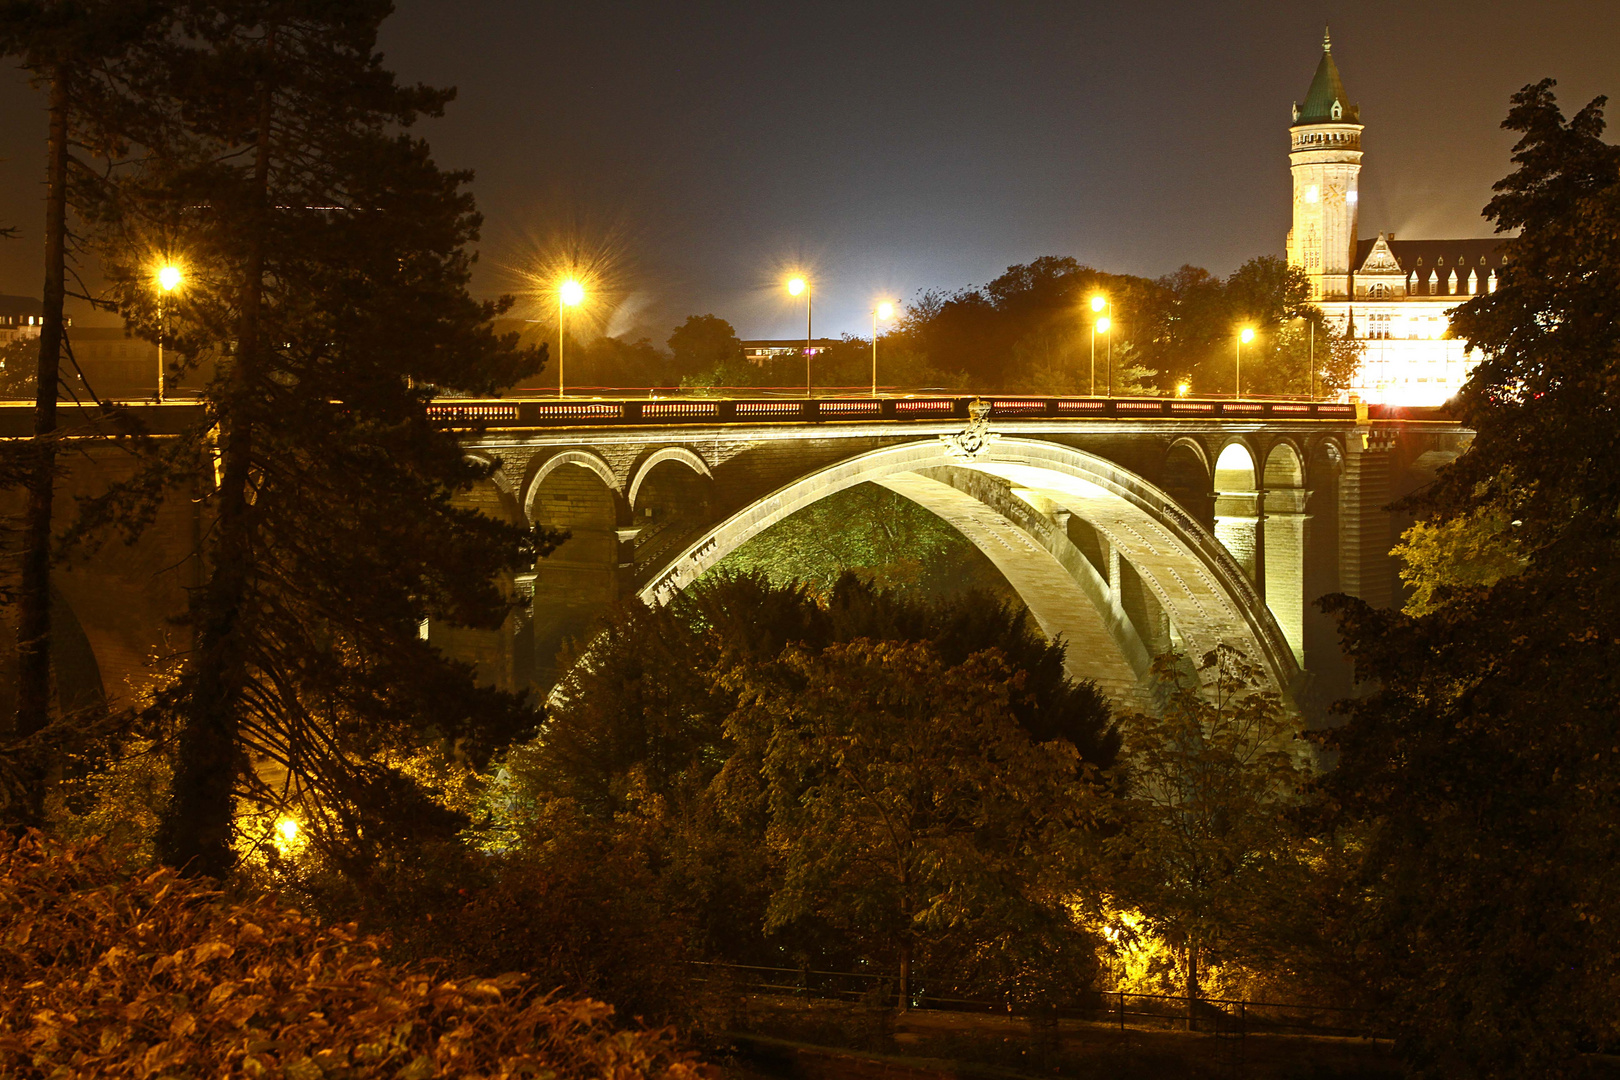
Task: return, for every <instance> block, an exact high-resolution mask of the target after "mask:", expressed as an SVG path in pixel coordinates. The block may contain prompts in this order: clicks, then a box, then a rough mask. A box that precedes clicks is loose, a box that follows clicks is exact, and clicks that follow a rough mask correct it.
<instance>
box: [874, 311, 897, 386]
mask: <svg viewBox="0 0 1620 1080" xmlns="http://www.w3.org/2000/svg"><path fill="white" fill-rule="evenodd" d="M892 318H894V305H893V304H891V303H889V301H887V300H882V301H879V302H878V306H877V307H875V308H873V309H872V396H873V397H877V324H878V320H879V319H882V320H883V321H884V322H888V321H889V320H890V319H892Z"/></svg>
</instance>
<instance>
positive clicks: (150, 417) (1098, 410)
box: [0, 394, 1456, 439]
mask: <svg viewBox="0 0 1620 1080" xmlns="http://www.w3.org/2000/svg"><path fill="white" fill-rule="evenodd" d="M978 400H981V399H979V398H975V397H972V396H968V395H951V394H939V395H918V396H914V397H877V398H872V397H846V398H814V399H806V398H780V397H777V398H765V397H760V398H585V397H579V398H567V397H565V398H555V397H553V398H540V397H521V398H487V399H478V400H474V399H471V398H440V399H439V400H438V401H435V402H434V403H433V404H431V405H429V406H428V415H429V416H430V417H432V418H433V419H435V420H438V421H440V422H442V423H444V424H445V425H446V426H448V427H457V428H459V427H490V428H575V427H682V426H692V425H711V424H747V425H750V426H759V425H766V426H768V425H772V424H782V425H791V424H857V423H883V424H895V423H902V424H903V423H940V422H942V421H943V422H955V421H961V422H964V423H965V422H966V421H967V420H968V419H969V415H968V407H969V406H970V405H971V404H972V403H973V402H974V401H978ZM982 400H983V401H984V403H985V404H987V405H989V406H990V417H989V418H990V419H991V420H992V421H994V422H996V423H998V424H1001V423H1006V422H1018V421H1028V422H1040V421H1047V422H1049V421H1052V420H1126V421H1129V420H1138V421H1178V420H1179V421H1196V420H1202V421H1212V420H1219V421H1247V422H1250V423H1268V422H1269V423H1276V422H1279V421H1289V420H1300V421H1333V422H1336V423H1340V424H1342V423H1345V422H1347V421H1348V422H1350V423H1356V422H1365V421H1370V420H1384V421H1389V420H1400V421H1407V422H1413V421H1415V422H1431V423H1452V424H1454V423H1455V422H1456V420H1455V418H1454V417H1453V416H1451V415H1450V414H1449V413H1448V412H1447V411H1446V410H1445V409H1443V408H1410V407H1397V406H1393V405H1358V404H1347V403H1343V402H1336V401H1270V400H1268V401H1258V400H1257V401H1228V400H1212V399H1192V398H1066V397H1039V396H1019V395H995V396H990V397H985V398H983V399H982ZM205 420H206V416H205V412H204V406H203V405H202V403H200V402H198V401H195V400H191V401H173V402H164V403H162V404H159V403H157V402H151V401H124V402H107V403H105V404H101V403H88V402H87V403H83V404H79V403H68V402H63V403H61V404H60V405H59V406H58V422H59V425H60V427H61V429H62V433H63V434H64V435H67V436H70V437H77V436H81V435H107V434H119V433H129V432H133V431H142V432H145V433H148V434H152V435H174V434H179V433H181V432H184V431H188V430H190V429H192V428H193V427H194V426H195V425H197V424H199V423H203V422H205ZM131 422H133V423H131ZM32 431H33V407H32V404H31V403H28V402H22V401H17V402H0V439H19V438H27V437H28V436H29V435H30V434H31V433H32Z"/></svg>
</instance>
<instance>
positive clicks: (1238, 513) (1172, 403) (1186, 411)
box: [434, 396, 1470, 703]
mask: <svg viewBox="0 0 1620 1080" xmlns="http://www.w3.org/2000/svg"><path fill="white" fill-rule="evenodd" d="M434 409H435V411H436V413H437V414H438V415H439V416H440V417H441V418H442V419H444V420H445V421H446V422H447V423H452V424H456V425H467V430H466V434H465V436H464V440H465V444H466V447H467V451H468V453H469V454H472V455H476V456H479V457H481V458H484V459H487V460H490V461H493V462H497V463H498V464H499V468H498V470H497V472H496V474H495V477H494V480H493V481H492V482H491V483H490V484H489V486H488V489H487V490H485V491H483V492H480V493H479V494H478V498H479V499H480V500H481V502H482V504H483V506H484V508H485V509H486V510H487V511H488V512H490V513H495V514H503V515H506V516H508V517H509V518H510V519H512V520H525V521H528V522H532V523H534V524H539V525H545V526H549V527H552V528H557V529H565V530H567V531H568V532H569V534H570V539H569V540H568V541H567V542H565V543H564V544H563V545H562V546H561V547H560V548H559V549H558V550H557V551H556V552H554V553H553V554H552V555H551V556H550V557H548V558H547V559H544V560H542V561H541V562H540V564H539V565H538V567H537V568H536V571H535V573H534V575H533V577H532V578H531V577H529V576H527V575H525V576H524V577H523V578H522V579H521V580H520V581H519V582H518V583H517V584H518V586H519V587H520V588H521V589H523V590H525V591H526V592H529V593H530V594H531V595H532V596H533V597H534V603H533V605H532V607H531V608H530V610H529V612H528V613H527V614H526V616H524V618H523V619H522V620H520V621H519V622H518V623H517V624H516V625H515V626H514V627H513V628H512V629H511V631H510V632H508V633H506V634H503V635H501V636H500V638H499V639H498V640H497V639H493V638H491V637H490V636H488V635H484V636H483V637H482V638H478V639H477V640H475V638H477V635H473V634H471V633H470V632H466V631H454V630H448V629H446V630H445V631H442V632H439V631H435V634H436V636H437V637H440V639H441V640H442V641H443V642H444V644H445V645H446V647H448V648H450V649H452V650H453V651H456V652H461V653H463V654H468V653H473V654H476V655H477V656H478V657H479V661H480V664H481V665H482V666H483V668H484V671H485V676H486V678H489V679H491V680H492V681H496V682H499V683H503V684H506V685H523V684H526V683H527V684H533V685H537V686H542V687H543V686H545V685H549V683H550V682H551V681H553V680H554V679H555V677H556V671H555V667H554V665H555V657H556V655H557V650H558V646H559V645H560V644H561V643H562V641H563V640H564V639H566V638H568V637H572V636H577V635H578V634H580V633H582V632H584V631H585V630H586V628H587V627H588V625H589V624H590V622H591V620H592V619H593V618H595V617H596V616H597V615H598V614H600V613H601V612H602V611H604V610H606V609H607V607H608V606H609V605H611V604H613V603H614V602H616V601H619V600H621V599H623V598H626V597H630V596H639V597H641V598H642V599H644V600H647V601H649V602H657V601H659V600H661V599H663V598H667V597H668V596H670V595H672V594H673V593H674V592H675V591H677V590H679V589H681V588H683V587H685V586H686V585H688V584H690V583H691V582H692V581H694V580H695V579H696V578H697V577H698V576H700V575H701V574H702V573H703V572H704V571H705V570H707V569H709V568H710V567H712V566H713V565H715V563H717V562H718V561H719V560H721V559H722V558H724V557H725V556H726V555H727V554H728V553H730V552H731V551H733V550H735V549H736V548H737V547H738V546H739V545H740V544H742V543H744V542H745V541H747V540H748V539H750V538H751V537H753V536H755V535H758V534H759V533H760V532H762V531H764V530H765V529H767V528H769V527H770V526H771V525H773V524H775V523H776V522H778V521H781V520H782V519H783V518H785V517H787V516H788V515H790V514H792V513H794V512H795V511H797V510H799V509H801V508H803V507H805V506H808V505H810V504H811V503H813V502H815V501H816V500H818V499H821V498H824V497H825V496H827V495H830V494H833V493H834V492H837V491H841V490H844V489H846V488H848V487H851V486H853V485H856V484H860V483H874V484H879V485H881V486H883V487H885V488H888V489H889V490H891V491H894V492H897V493H898V494H900V495H903V496H905V497H906V498H908V499H911V500H912V501H914V502H916V503H917V504H918V505H920V506H922V507H924V508H926V509H928V510H929V511H931V512H933V513H934V514H936V515H938V516H939V517H940V518H942V519H943V520H945V521H946V522H948V523H949V524H950V525H951V526H953V527H954V528H955V529H957V530H958V531H959V532H961V534H962V535H963V536H965V537H966V538H967V539H968V540H970V541H971V542H972V543H973V544H975V545H976V546H977V547H978V548H979V550H980V551H982V552H983V553H984V554H985V555H986V556H987V557H988V558H989V559H990V561H991V562H992V563H994V564H995V566H996V567H997V569H998V570H1000V572H1001V573H1002V574H1003V575H1004V576H1005V577H1006V579H1007V581H1008V582H1009V584H1010V585H1011V586H1012V587H1013V588H1014V589H1015V590H1016V591H1017V592H1018V594H1019V595H1020V596H1021V597H1022V598H1023V600H1024V601H1025V603H1026V604H1027V605H1028V606H1029V608H1030V611H1031V614H1032V615H1033V616H1034V618H1035V620H1036V622H1037V623H1038V624H1039V625H1040V627H1041V628H1042V629H1043V630H1044V631H1045V632H1046V633H1047V634H1048V635H1050V636H1056V635H1059V634H1061V635H1062V636H1063V637H1064V639H1065V640H1066V641H1067V642H1068V643H1069V657H1070V664H1071V668H1072V669H1074V670H1075V671H1076V672H1077V673H1078V674H1084V675H1086V676H1089V677H1092V678H1096V679H1097V680H1098V682H1099V683H1100V684H1101V685H1102V686H1103V687H1104V688H1105V689H1106V690H1108V691H1109V692H1110V693H1112V694H1114V695H1115V696H1117V697H1122V698H1132V697H1137V696H1138V695H1139V694H1140V693H1141V692H1142V690H1143V688H1144V679H1145V677H1146V675H1147V672H1148V667H1149V664H1150V663H1151V660H1152V658H1153V657H1154V656H1155V655H1157V654H1158V653H1161V652H1163V651H1165V650H1167V649H1169V648H1172V647H1177V648H1184V649H1186V650H1188V651H1190V652H1192V653H1194V654H1195V655H1196V654H1201V653H1202V652H1203V651H1205V650H1207V649H1209V648H1211V647H1213V646H1214V645H1215V644H1216V643H1219V642H1226V643H1230V644H1233V645H1236V646H1237V647H1239V648H1241V649H1242V650H1243V651H1244V652H1246V653H1248V654H1249V655H1250V656H1251V657H1254V658H1256V659H1258V660H1259V661H1260V662H1261V663H1262V664H1263V666H1264V667H1265V669H1266V670H1267V671H1268V672H1269V673H1270V675H1271V677H1272V678H1273V679H1274V680H1275V681H1276V683H1277V684H1278V686H1279V687H1282V688H1285V689H1287V690H1289V691H1290V692H1292V693H1293V694H1294V695H1295V696H1296V698H1297V699H1299V700H1301V702H1302V703H1304V702H1306V701H1308V700H1319V699H1321V698H1323V697H1326V696H1337V695H1338V694H1339V693H1342V692H1343V691H1344V690H1346V689H1347V688H1348V682H1347V673H1346V672H1345V671H1344V670H1343V665H1342V661H1341V660H1340V659H1339V650H1338V643H1337V637H1336V634H1335V633H1334V630H1333V627H1332V626H1331V624H1330V623H1329V621H1328V620H1326V619H1325V618H1324V617H1323V616H1321V615H1320V613H1318V612H1316V611H1315V610H1314V608H1313V606H1312V602H1313V601H1314V600H1315V599H1317V598H1318V597H1320V596H1322V595H1325V594H1327V593H1330V592H1339V591H1343V592H1349V593H1352V594H1354V595H1358V596H1361V597H1363V598H1364V599H1366V600H1368V601H1370V602H1373V603H1376V604H1388V603H1390V602H1392V600H1393V599H1394V598H1395V597H1396V595H1397V590H1398V579H1397V575H1396V568H1395V566H1394V564H1393V561H1392V560H1391V558H1390V556H1389V550H1390V547H1391V546H1392V544H1393V542H1394V540H1395V538H1396V537H1397V536H1398V534H1399V529H1400V528H1401V527H1403V523H1401V522H1398V521H1396V520H1394V519H1393V518H1392V517H1391V515H1390V513H1389V512H1388V511H1387V510H1386V507H1387V506H1388V504H1389V503H1390V502H1391V501H1392V499H1394V498H1396V497H1397V496H1399V495H1401V494H1404V493H1405V492H1407V491H1409V490H1411V489H1413V488H1415V487H1417V486H1419V485H1421V484H1423V483H1425V482H1427V481H1428V480H1429V479H1431V478H1432V475H1433V471H1434V469H1435V468H1436V467H1437V466H1438V465H1440V464H1442V463H1444V462H1445V461H1448V460H1450V459H1451V458H1454V457H1455V456H1456V455H1457V454H1458V453H1459V452H1460V451H1461V450H1462V449H1463V447H1464V446H1465V445H1466V443H1467V440H1468V439H1469V438H1470V433H1469V432H1467V431H1465V430H1463V429H1462V428H1461V427H1460V426H1459V425H1458V424H1456V423H1455V422H1454V421H1451V420H1449V419H1447V418H1446V417H1444V416H1443V415H1442V414H1440V413H1439V412H1438V411H1433V410H1431V411H1419V410H1394V409H1383V408H1379V407H1372V408H1369V407H1367V406H1357V405H1353V404H1352V405H1344V404H1334V403H1316V402H1231V401H1224V402H1223V401H1190V400H1181V399H1134V400H1132V399H1113V400H1109V399H1095V398H1092V399H1053V398H1034V397H1028V398H1026V397H994V398H988V399H984V400H983V401H980V400H979V399H976V398H967V397H946V396H941V397H909V398H883V399H863V398H855V399H845V400H830V399H818V400H796V399H786V400H784V399H774V400H773V399H761V400H752V401H744V400H713V399H673V400H664V401H658V400H649V401H599V400H575V401H570V400H566V399H564V400H557V399H550V400H541V401H487V402H446V403H443V404H439V405H436V406H434Z"/></svg>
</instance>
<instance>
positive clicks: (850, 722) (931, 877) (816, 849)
mask: <svg viewBox="0 0 1620 1080" xmlns="http://www.w3.org/2000/svg"><path fill="white" fill-rule="evenodd" d="M1017 681H1018V680H1017V679H1016V678H1015V677H1014V676H1013V673H1012V671H1011V670H1009V669H1008V668H1007V666H1006V664H1005V663H1004V661H1002V659H1001V658H1000V657H999V656H998V655H996V654H995V653H993V652H990V653H979V654H975V655H973V656H970V657H968V658H967V659H966V660H965V661H963V662H962V663H961V664H958V665H955V666H947V665H946V664H944V663H943V662H942V661H941V659H940V658H939V656H938V654H937V653H936V652H935V651H934V650H933V649H932V648H930V647H929V646H928V645H926V644H921V643H914V644H907V643H902V642H877V641H870V640H865V639H861V640H856V641H853V642H850V643H848V644H839V645H831V646H828V647H827V648H826V649H824V650H821V651H820V652H812V651H810V650H805V649H793V650H790V651H789V652H788V653H787V654H786V655H785V656H783V658H782V659H781V661H780V662H778V663H777V664H774V665H770V666H768V667H765V668H754V669H750V670H745V671H743V672H740V673H738V674H737V675H736V676H734V685H735V686H736V687H737V689H738V691H739V693H740V694H741V697H742V706H741V708H739V710H738V711H737V712H736V713H734V714H733V716H732V717H731V718H730V719H729V720H728V721H727V727H728V730H729V731H730V732H731V735H732V738H733V739H734V740H736V741H737V742H738V743H739V745H742V746H744V747H749V746H753V747H758V748H759V752H760V755H761V756H760V760H761V764H762V768H763V775H764V780H765V785H766V792H765V794H766V799H767V801H768V804H769V808H770V824H769V826H768V828H767V830H766V842H767V844H768V845H769V847H770V850H771V852H772V853H773V855H774V856H775V858H776V860H777V862H778V865H779V867H780V875H781V876H780V884H779V885H778V886H777V887H776V888H775V890H774V891H773V893H772V896H771V901H770V907H769V911H768V916H767V928H768V929H774V928H779V927H782V926H785V925H789V924H791V923H793V922H795V921H796V920H799V919H802V918H805V917H807V916H818V917H822V918H826V919H829V920H831V921H833V922H834V923H835V924H837V925H842V926H846V927H848V928H849V929H851V930H853V931H855V932H857V933H859V934H860V935H862V936H863V937H866V938H868V939H871V940H874V941H879V942H884V943H886V944H887V945H888V946H889V947H890V949H891V950H892V952H893V954H894V956H895V957H896V963H897V975H898V985H899V994H900V1002H901V1005H902V1007H905V1006H906V1005H907V1004H909V1002H910V999H911V992H912V984H911V976H912V962H913V958H914V955H915V952H916V949H917V944H918V940H919V939H920V938H923V937H926V936H927V935H930V934H936V935H937V934H942V933H944V932H945V931H947V930H950V929H953V928H963V927H969V928H974V929H977V930H978V931H979V932H980V933H981V934H982V933H984V931H985V928H986V927H995V926H998V925H1007V924H1009V923H1011V922H1014V921H1016V916H1013V915H1011V911H1013V910H1015V909H1019V908H1026V907H1029V906H1036V907H1039V906H1041V905H1042V903H1043V902H1044V903H1046V904H1047V905H1049V906H1057V904H1056V900H1055V898H1053V897H1051V896H1050V895H1047V896H1043V895H1042V894H1041V892H1040V890H1039V889H1038V887H1037V881H1038V879H1039V878H1040V876H1041V872H1042V870H1043V869H1045V868H1046V867H1045V866H1043V862H1045V861H1046V860H1054V861H1055V860H1056V858H1057V856H1058V852H1059V851H1060V850H1062V849H1063V844H1064V841H1065V840H1066V839H1067V837H1066V833H1067V832H1068V831H1069V830H1071V829H1073V828H1075V827H1077V826H1078V825H1079V824H1081V823H1082V822H1083V821H1085V820H1086V819H1087V818H1088V815H1089V810H1090V807H1091V801H1092V796H1091V791H1090V788H1089V787H1088V786H1087V785H1085V784H1084V783H1083V773H1082V770H1081V767H1080V760H1079V754H1078V753H1077V752H1076V750H1075V747H1074V745H1073V744H1072V743H1070V742H1068V741H1067V740H1063V739H1054V740H1052V741H1050V742H1044V743H1038V742H1036V741H1034V740H1033V739H1031V738H1030V736H1029V734H1028V733H1027V732H1026V731H1025V730H1024V729H1023V728H1022V727H1021V726H1020V725H1019V724H1018V722H1017V721H1016V720H1015V719H1014V717H1013V715H1012V712H1011V709H1010V704H1011V701H1012V699H1013V697H1014V696H1015V695H1016V694H1017V693H1018V687H1017ZM970 932H971V931H970ZM992 934H993V931H992Z"/></svg>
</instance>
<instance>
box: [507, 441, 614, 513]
mask: <svg viewBox="0 0 1620 1080" xmlns="http://www.w3.org/2000/svg"><path fill="white" fill-rule="evenodd" d="M564 465H578V466H579V467H580V468H582V469H586V470H588V471H590V472H593V473H595V474H596V475H597V478H598V479H600V480H601V481H602V483H603V484H605V485H606V486H607V489H608V490H609V491H611V492H613V494H614V495H615V496H618V495H619V494H620V491H619V479H618V477H616V476H614V475H613V468H612V466H610V465H609V464H608V463H607V462H606V461H604V460H603V459H602V457H601V456H600V455H598V454H594V453H592V452H591V451H589V450H564V451H562V452H560V453H557V454H553V455H551V456H550V457H548V458H546V459H545V460H544V461H542V462H541V463H540V465H539V467H538V468H536V469H535V470H534V472H533V473H532V474H531V475H530V477H529V482H528V483H527V484H525V485H524V488H523V514H524V516H525V517H526V518H528V519H529V521H531V522H532V521H534V497H535V494H536V492H538V491H539V490H540V485H541V484H543V483H545V481H546V477H548V476H550V475H551V474H552V473H553V472H555V471H556V470H558V469H560V468H562V467H563V466H564Z"/></svg>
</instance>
